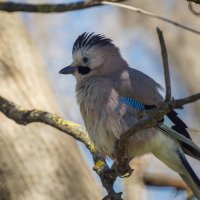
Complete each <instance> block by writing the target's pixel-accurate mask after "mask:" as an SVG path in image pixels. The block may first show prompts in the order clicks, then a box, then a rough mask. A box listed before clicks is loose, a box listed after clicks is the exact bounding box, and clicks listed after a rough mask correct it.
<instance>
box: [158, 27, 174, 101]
mask: <svg viewBox="0 0 200 200" xmlns="http://www.w3.org/2000/svg"><path fill="white" fill-rule="evenodd" d="M157 34H158V38H159V42H160V49H161V55H162V61H163V69H164V77H165V87H166V97H165V101H166V102H169V101H170V100H171V81H170V73H169V64H168V56H167V49H166V45H165V40H164V37H163V34H162V31H161V30H160V29H159V28H157Z"/></svg>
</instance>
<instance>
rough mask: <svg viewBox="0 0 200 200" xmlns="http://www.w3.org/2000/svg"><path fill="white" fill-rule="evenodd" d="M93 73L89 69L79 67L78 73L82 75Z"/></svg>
mask: <svg viewBox="0 0 200 200" xmlns="http://www.w3.org/2000/svg"><path fill="white" fill-rule="evenodd" d="M90 71H91V69H90V68H89V67H87V66H86V67H82V66H79V67H78V73H80V74H83V75H84V74H88V73H89V72H90Z"/></svg>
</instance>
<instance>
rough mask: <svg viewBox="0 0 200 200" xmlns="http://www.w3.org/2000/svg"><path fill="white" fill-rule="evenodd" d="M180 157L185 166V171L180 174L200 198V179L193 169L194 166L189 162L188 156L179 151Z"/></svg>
mask: <svg viewBox="0 0 200 200" xmlns="http://www.w3.org/2000/svg"><path fill="white" fill-rule="evenodd" d="M179 157H180V159H181V162H182V164H183V166H184V167H185V173H184V174H180V176H181V178H182V179H183V180H184V181H185V183H186V184H187V185H188V187H189V188H190V189H191V190H192V192H193V193H194V194H195V196H196V197H197V199H198V200H200V180H199V178H198V177H197V175H196V174H195V172H194V171H193V169H192V167H191V166H190V164H189V163H188V161H187V159H186V157H185V156H184V155H183V154H181V153H179Z"/></svg>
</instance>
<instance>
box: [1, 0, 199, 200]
mask: <svg viewBox="0 0 200 200" xmlns="http://www.w3.org/2000/svg"><path fill="white" fill-rule="evenodd" d="M15 2H25V3H69V2H76V1H74V0H71V1H70V0H63V1H60V0H59V1H58V0H35V1H33V0H23V1H22V0H20V1H19V0H15ZM126 3H127V4H129V5H133V6H136V7H139V8H143V9H145V10H148V11H151V12H154V13H156V14H159V15H162V16H164V17H167V18H170V19H173V20H174V21H177V22H179V23H182V24H185V25H188V26H190V27H193V28H194V29H197V30H199V29H200V20H199V18H198V17H197V16H194V15H193V14H192V13H191V11H190V10H189V9H188V3H187V2H186V1H182V0H175V1H174V0H168V1H166V0H159V1H155V0H134V1H133V0H130V1H126ZM195 8H197V9H198V8H199V7H198V6H195ZM0 17H1V22H0V28H1V30H0V37H1V42H0V47H1V51H0V79H1V80H0V85H1V87H0V94H1V95H4V96H5V97H7V98H8V99H10V100H12V101H14V102H16V103H18V104H19V105H21V106H22V107H24V108H29V109H30V108H38V109H45V110H47V111H50V112H55V113H58V114H59V115H61V116H64V117H65V118H66V119H68V120H71V121H74V122H76V123H79V124H83V121H82V118H81V116H80V113H79V108H78V106H77V104H76V100H75V92H74V91H75V80H74V78H73V77H72V76H63V75H62V76H61V75H60V74H58V71H59V70H60V69H61V68H63V67H64V66H66V65H69V64H70V63H71V61H72V55H71V51H72V46H73V42H74V41H75V39H76V38H77V37H78V36H79V35H80V34H82V33H83V32H95V33H102V34H105V35H106V36H107V37H110V38H111V39H112V40H113V41H114V44H116V45H117V46H118V47H119V48H120V49H121V54H122V55H123V57H124V58H125V59H126V60H127V61H128V63H129V65H130V66H131V67H133V68H136V69H139V70H141V71H142V72H144V73H146V74H148V75H149V76H151V77H152V78H154V79H155V80H156V81H157V82H158V83H160V84H161V85H162V86H163V87H164V77H163V68H162V60H161V55H160V46H159V42H158V38H157V33H156V27H159V28H160V29H161V30H163V32H164V37H165V41H166V45H167V49H168V55H169V63H170V73H171V82H172V92H173V97H174V98H181V97H185V96H187V95H190V94H194V93H197V92H199V91H200V81H199V80H200V67H199V66H200V59H199V54H200V36H199V35H196V34H193V33H191V32H188V31H186V30H183V29H180V28H178V27H175V26H173V25H171V24H168V23H165V22H162V21H159V20H157V19H152V18H149V17H146V16H143V15H140V14H138V13H134V12H132V11H129V10H124V9H120V8H116V7H111V6H101V7H94V8H90V9H84V10H79V11H72V12H64V13H59V14H56V13H55V14H34V13H17V14H7V13H3V12H1V13H0ZM1 52H2V53H1ZM8 69H9V70H8ZM5 77H7V78H5ZM162 94H163V95H164V91H162ZM178 113H179V114H180V116H181V118H182V119H183V120H184V121H185V122H186V124H188V127H189V131H190V133H191V134H192V137H193V138H194V141H195V142H196V143H197V144H198V145H200V131H198V130H200V123H199V117H200V103H199V102H196V103H194V104H191V105H187V106H185V107H184V109H183V110H178ZM0 120H1V122H2V125H1V128H0V132H1V133H2V134H1V135H2V136H1V141H0V142H1V144H0V145H1V146H0V148H1V149H3V150H2V151H1V156H2V159H1V160H0V169H2V172H0V176H1V177H3V180H4V179H5V181H3V183H2V186H1V185H0V191H1V190H2V191H3V192H4V193H5V194H6V196H5V197H3V198H2V199H6V200H8V199H14V197H15V199H17V200H18V199H41V200H43V199H48V200H49V199H59V200H62V199H72V200H73V199H101V198H102V197H103V195H104V194H105V191H104V190H103V188H102V186H101V184H100V182H99V179H98V177H96V176H95V173H94V172H92V165H93V161H92V158H91V156H90V153H89V152H87V150H86V149H85V147H84V146H83V145H81V144H78V146H77V145H76V144H75V142H74V141H73V140H72V139H70V137H68V136H64V134H63V135H62V134H60V133H58V131H57V130H54V129H52V128H50V127H48V128H47V127H44V126H45V125H29V126H28V128H26V127H25V128H24V127H19V126H18V125H15V124H14V123H13V122H8V119H6V117H4V116H3V115H1V114H0ZM8 127H9V128H8ZM5 130H6V131H5ZM18 132H19V133H18ZM16 133H18V134H16ZM79 150H80V151H79ZM12 152H15V153H16V155H12V157H13V158H12V159H9V156H10V154H12ZM80 152H81V153H80ZM15 158H16V159H15ZM13 159H14V160H15V163H13V162H14V161H13ZM189 160H190V163H191V164H192V166H193V168H194V170H195V171H196V172H197V174H198V175H199V177H200V167H199V166H200V165H199V163H198V162H197V161H194V160H193V159H190V158H189ZM16 166H17V167H16ZM133 168H134V169H135V171H134V173H133V175H132V176H131V177H130V178H127V179H123V180H118V181H117V183H116V186H115V188H116V190H117V191H123V192H124V198H125V199H126V200H132V199H135V200H146V199H148V200H155V199H163V200H168V199H175V200H182V199H186V193H185V192H183V191H177V190H176V188H171V187H155V186H146V185H145V184H144V182H143V178H142V177H143V176H144V174H146V173H148V174H152V173H155V174H164V175H167V176H169V177H173V178H177V179H179V177H178V176H177V175H176V174H175V173H173V172H172V171H171V170H170V169H168V168H167V167H166V166H164V164H162V163H161V162H160V161H158V160H157V159H155V158H154V157H153V156H152V155H146V156H144V157H141V158H136V159H134V162H133ZM155 176H156V175H155ZM8 177H9V178H8ZM27 177H28V180H25V179H26V178H27ZM21 179H22V180H21ZM23 181H25V182H23ZM47 185H48V186H47ZM13 190H14V193H15V195H13V193H12V192H11V191H13ZM77 190H79V192H77ZM78 193H79V194H78ZM0 199H1V198H0Z"/></svg>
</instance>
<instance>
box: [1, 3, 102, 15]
mask: <svg viewBox="0 0 200 200" xmlns="http://www.w3.org/2000/svg"><path fill="white" fill-rule="evenodd" d="M100 5H101V3H100V2H99V1H80V2H76V3H67V4H65V3H62V4H27V3H14V2H0V10H3V11H6V12H34V13H54V12H58V13H59V12H67V11H74V10H81V9H86V8H91V7H95V6H100Z"/></svg>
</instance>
